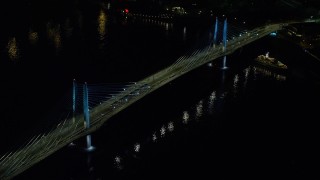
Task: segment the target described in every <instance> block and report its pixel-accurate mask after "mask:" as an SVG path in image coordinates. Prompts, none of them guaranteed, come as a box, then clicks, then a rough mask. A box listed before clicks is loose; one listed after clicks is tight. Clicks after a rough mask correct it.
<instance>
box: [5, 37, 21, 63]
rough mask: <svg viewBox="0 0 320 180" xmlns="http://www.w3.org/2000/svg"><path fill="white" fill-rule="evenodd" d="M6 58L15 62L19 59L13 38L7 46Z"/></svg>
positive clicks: (18, 51)
mask: <svg viewBox="0 0 320 180" xmlns="http://www.w3.org/2000/svg"><path fill="white" fill-rule="evenodd" d="M7 50H8V56H9V58H10V59H11V60H17V59H19V57H20V49H19V47H18V43H17V40H16V38H15V37H13V38H11V39H10V40H9V42H8V44H7Z"/></svg>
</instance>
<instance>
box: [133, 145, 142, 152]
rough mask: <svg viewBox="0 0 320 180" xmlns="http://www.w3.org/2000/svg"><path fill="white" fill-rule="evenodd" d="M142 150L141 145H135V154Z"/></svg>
mask: <svg viewBox="0 0 320 180" xmlns="http://www.w3.org/2000/svg"><path fill="white" fill-rule="evenodd" d="M140 148H141V146H140V144H139V143H136V144H135V145H134V151H135V152H139V151H140Z"/></svg>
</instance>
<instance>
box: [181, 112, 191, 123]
mask: <svg viewBox="0 0 320 180" xmlns="http://www.w3.org/2000/svg"><path fill="white" fill-rule="evenodd" d="M189 117H190V116H189V113H188V111H184V112H183V116H182V120H183V121H182V122H183V124H188V122H189Z"/></svg>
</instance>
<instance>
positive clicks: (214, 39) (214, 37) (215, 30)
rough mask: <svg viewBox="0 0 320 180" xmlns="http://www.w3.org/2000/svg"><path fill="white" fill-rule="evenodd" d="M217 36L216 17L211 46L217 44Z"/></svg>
mask: <svg viewBox="0 0 320 180" xmlns="http://www.w3.org/2000/svg"><path fill="white" fill-rule="evenodd" d="M217 34H218V17H216V24H215V26H214V34H213V46H215V45H216V44H217Z"/></svg>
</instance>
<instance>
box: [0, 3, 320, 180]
mask: <svg viewBox="0 0 320 180" xmlns="http://www.w3.org/2000/svg"><path fill="white" fill-rule="evenodd" d="M54 4H55V3H52V7H51V8H48V9H43V8H37V6H33V5H32V4H29V5H28V6H27V5H26V7H28V8H20V9H19V8H18V9H17V12H15V11H9V10H7V11H5V13H7V14H6V15H7V18H4V17H2V19H5V20H6V21H4V24H5V25H6V26H4V28H3V29H2V30H1V32H3V33H1V34H0V37H1V38H0V58H1V59H0V60H1V62H0V63H1V67H0V68H1V71H0V72H1V76H0V77H1V82H2V84H3V85H2V86H1V87H2V88H1V99H2V105H3V108H2V109H1V113H2V117H3V118H2V119H1V123H2V124H1V126H0V129H1V132H0V134H1V138H0V139H1V142H2V145H3V146H2V145H1V152H2V153H4V152H6V151H7V150H10V149H12V148H13V147H15V146H16V145H19V144H21V143H23V142H25V141H26V139H28V138H29V137H31V136H32V135H35V134H37V133H39V132H41V131H43V129H46V128H50V127H51V126H52V125H53V124H55V123H56V122H58V121H59V118H57V117H59V115H60V114H61V111H62V110H64V108H65V109H68V108H69V109H71V108H70V107H68V105H70V101H71V97H70V96H71V94H68V93H69V92H70V91H69V90H70V88H71V85H72V79H73V78H76V79H77V81H78V82H84V81H88V82H92V83H100V82H103V83H105V82H132V81H138V80H140V79H142V78H143V77H145V76H147V75H149V74H151V73H153V72H156V71H157V70H159V69H161V68H163V67H165V66H166V65H169V64H170V63H172V62H174V61H175V60H176V59H177V58H178V57H179V56H180V55H182V54H184V53H185V52H188V51H189V50H191V49H194V48H197V47H200V46H202V45H203V44H204V42H205V41H206V40H207V39H208V38H209V32H208V30H207V29H208V27H209V26H208V24H206V23H203V24H201V22H199V23H198V24H194V23H189V24H182V23H177V22H170V21H151V20H150V21H149V20H148V21H142V20H141V21H140V20H137V19H136V20H132V19H130V18H129V19H125V18H123V17H117V16H115V15H114V14H112V13H111V10H108V3H89V4H84V3H83V2H72V3H71V2H70V3H66V4H65V6H58V5H54ZM22 7H24V6H22ZM26 9H32V11H27V10H26ZM266 52H270V56H272V57H276V58H277V59H279V60H281V61H282V62H283V63H285V64H287V65H288V67H289V71H288V72H287V73H285V74H281V73H280V74H279V73H275V72H273V71H270V70H268V69H265V68H261V67H257V66H255V65H254V64H253V59H254V58H255V57H257V56H258V55H260V54H264V53H266ZM228 65H229V67H230V68H229V69H228V70H226V71H222V70H220V66H221V62H220V60H218V61H215V62H214V63H213V66H212V67H210V66H207V65H206V66H203V67H201V68H199V69H197V70H195V71H192V72H190V73H188V74H187V75H185V76H183V77H181V78H179V79H177V80H176V81H174V82H171V83H169V84H168V85H166V86H164V87H162V88H160V89H159V90H157V91H155V92H154V93H152V94H150V95H148V96H147V97H145V98H143V99H142V100H140V101H138V102H137V103H135V104H134V105H132V106H131V107H129V108H127V109H126V110H124V111H123V112H121V113H119V114H118V115H116V116H115V117H113V118H112V119H110V120H109V121H108V122H107V123H106V124H105V125H104V126H103V127H102V128H101V129H100V130H99V131H97V132H95V133H93V134H92V138H93V144H94V146H95V147H96V151H94V152H92V153H86V152H84V151H83V148H82V146H83V145H82V141H83V140H82V139H80V140H78V141H77V142H75V143H76V144H77V145H76V146H74V147H65V148H63V149H62V150H60V151H58V152H57V153H55V154H53V155H52V156H50V157H48V158H47V159H45V160H43V161H42V162H40V163H38V164H36V165H35V166H34V167H32V168H31V169H29V170H27V171H26V172H24V173H23V174H21V175H19V176H18V177H16V179H57V180H58V179H59V180H61V179H132V178H137V179H173V178H179V179H180V178H181V179H182V178H188V177H194V178H195V179H209V178H210V179H239V178H245V179H319V178H320V177H319V174H318V173H317V172H318V169H319V155H318V152H319V148H318V145H317V142H318V139H319V138H318V137H319V131H318V127H319V123H318V102H319V100H320V95H319V92H320V91H319V90H320V80H319V68H320V67H319V64H318V63H317V62H316V61H314V60H313V59H311V58H310V57H309V56H308V55H307V54H305V53H304V52H303V51H302V50H301V49H299V47H296V46H295V45H291V44H290V43H288V42H287V41H285V40H281V39H277V38H273V37H266V38H263V39H262V40H261V41H258V42H255V43H253V44H251V45H249V46H246V47H244V48H243V49H241V50H238V51H236V52H235V53H234V54H233V55H231V56H229V57H228ZM57 99H58V100H57ZM62 106H63V107H62ZM58 112H59V113H60V114H59V113H58Z"/></svg>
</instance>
